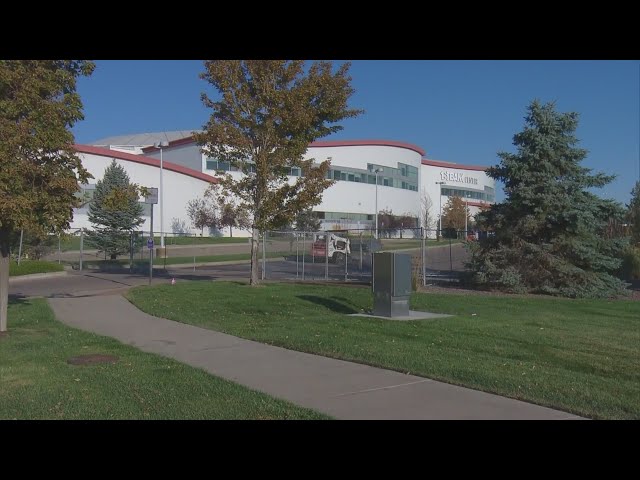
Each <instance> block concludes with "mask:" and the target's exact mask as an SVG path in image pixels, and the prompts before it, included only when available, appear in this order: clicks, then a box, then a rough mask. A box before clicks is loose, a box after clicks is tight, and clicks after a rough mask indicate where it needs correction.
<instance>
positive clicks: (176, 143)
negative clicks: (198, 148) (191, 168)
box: [142, 135, 195, 153]
mask: <svg viewBox="0 0 640 480" xmlns="http://www.w3.org/2000/svg"><path fill="white" fill-rule="evenodd" d="M194 142H195V140H194V139H193V135H191V136H189V137H184V138H178V139H176V140H172V141H171V142H169V145H167V146H166V147H163V148H170V147H177V146H179V145H188V144H189V143H194ZM159 150H160V148H159V147H158V148H156V147H154V146H153V145H151V146H150V147H144V148H143V149H142V151H143V152H144V153H150V152H156V151H159Z"/></svg>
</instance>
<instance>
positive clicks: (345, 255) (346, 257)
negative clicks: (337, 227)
mask: <svg viewBox="0 0 640 480" xmlns="http://www.w3.org/2000/svg"><path fill="white" fill-rule="evenodd" d="M347 240H348V238H347ZM349 243H351V242H349ZM348 260H349V252H348V251H347V249H346V248H345V251H344V281H345V282H346V281H347V275H348V272H347V265H348V263H349V262H348Z"/></svg>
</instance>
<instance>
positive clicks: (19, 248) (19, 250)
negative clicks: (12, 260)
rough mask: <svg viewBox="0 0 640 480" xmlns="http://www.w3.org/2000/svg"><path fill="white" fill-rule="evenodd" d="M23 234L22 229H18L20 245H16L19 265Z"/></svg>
mask: <svg viewBox="0 0 640 480" xmlns="http://www.w3.org/2000/svg"><path fill="white" fill-rule="evenodd" d="M23 234H24V229H21V230H20V246H19V247H18V265H20V258H21V257H22V235H23Z"/></svg>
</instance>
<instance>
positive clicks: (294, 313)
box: [128, 282, 640, 419]
mask: <svg viewBox="0 0 640 480" xmlns="http://www.w3.org/2000/svg"><path fill="white" fill-rule="evenodd" d="M128 298H129V299H130V300H131V301H132V302H133V303H134V304H135V305H137V306H138V307H139V308H141V309H142V310H143V311H145V312H147V313H150V314H152V315H156V316H159V317H165V318H169V319H171V320H176V321H181V322H184V323H189V324H193V325H198V326H201V327H204V328H210V329H213V330H217V331H221V332H225V333H229V334H232V335H237V336H239V337H243V338H248V339H252V340H257V341H260V342H264V343H269V344H274V345H279V346H282V347H286V348H289V349H292V350H300V351H304V352H310V353H316V354H319V355H325V356H328V357H335V358H341V359H345V360H351V361H355V362H361V363H366V364H370V365H376V366H380V367H384V368H389V369H393V370H398V371H402V372H410V373H412V374H415V375H421V376H424V377H428V378H433V379H436V380H442V381H446V382H449V383H454V384H458V385H463V386H466V387H471V388H475V389H478V390H483V391H487V392H492V393H497V394H500V395H504V396H507V397H512V398H517V399H521V400H525V401H529V402H533V403H537V404H540V405H544V406H548V407H552V408H558V409H562V410H565V411H569V412H573V413H576V414H578V415H582V416H586V417H591V418H606V419H639V418H640V302H632V301H605V300H566V299H557V298H514V297H496V296H473V297H469V296H464V295H452V294H435V293H428V294H424V293H414V294H413V296H412V298H411V307H412V308H413V309H415V310H424V311H431V312H439V313H449V314H453V315H454V316H453V317H450V318H443V319H438V320H430V321H413V322H397V321H391V320H380V319H366V318H362V317H347V316H345V314H346V313H355V312H362V311H367V310H370V309H371V307H372V296H371V292H370V290H369V289H368V288H355V287H351V288H348V287H344V286H321V285H299V284H265V285H263V286H261V287H259V288H252V287H249V286H246V285H243V284H239V283H233V282H213V283H211V282H183V283H180V284H178V285H173V286H172V285H162V286H158V287H151V288H150V287H138V288H135V289H133V290H131V291H130V292H129V293H128Z"/></svg>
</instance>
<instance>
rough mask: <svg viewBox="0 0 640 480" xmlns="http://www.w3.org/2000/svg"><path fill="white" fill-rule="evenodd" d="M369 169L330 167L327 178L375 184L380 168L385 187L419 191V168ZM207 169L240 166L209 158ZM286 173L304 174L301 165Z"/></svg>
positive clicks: (232, 169)
mask: <svg viewBox="0 0 640 480" xmlns="http://www.w3.org/2000/svg"><path fill="white" fill-rule="evenodd" d="M249 167H250V168H249V171H250V172H255V166H254V165H253V164H250V165H249ZM367 167H368V170H364V169H355V168H348V169H345V168H340V169H330V170H329V172H327V178H330V179H333V180H341V181H345V182H357V183H369V184H371V185H375V183H376V176H375V174H371V173H370V172H372V171H374V170H375V169H380V170H382V172H380V173H379V174H378V185H382V186H385V187H394V188H402V189H404V190H411V191H414V192H417V191H418V169H417V168H416V167H412V166H411V165H405V164H404V163H398V168H391V167H382V166H379V165H375V164H372V163H368V164H367ZM206 169H207V170H211V171H223V172H237V171H240V169H239V168H238V167H233V166H231V165H230V164H229V162H220V161H218V160H212V159H207V161H206ZM286 174H287V175H289V176H290V177H300V176H302V170H301V169H300V167H291V168H287V169H286Z"/></svg>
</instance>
